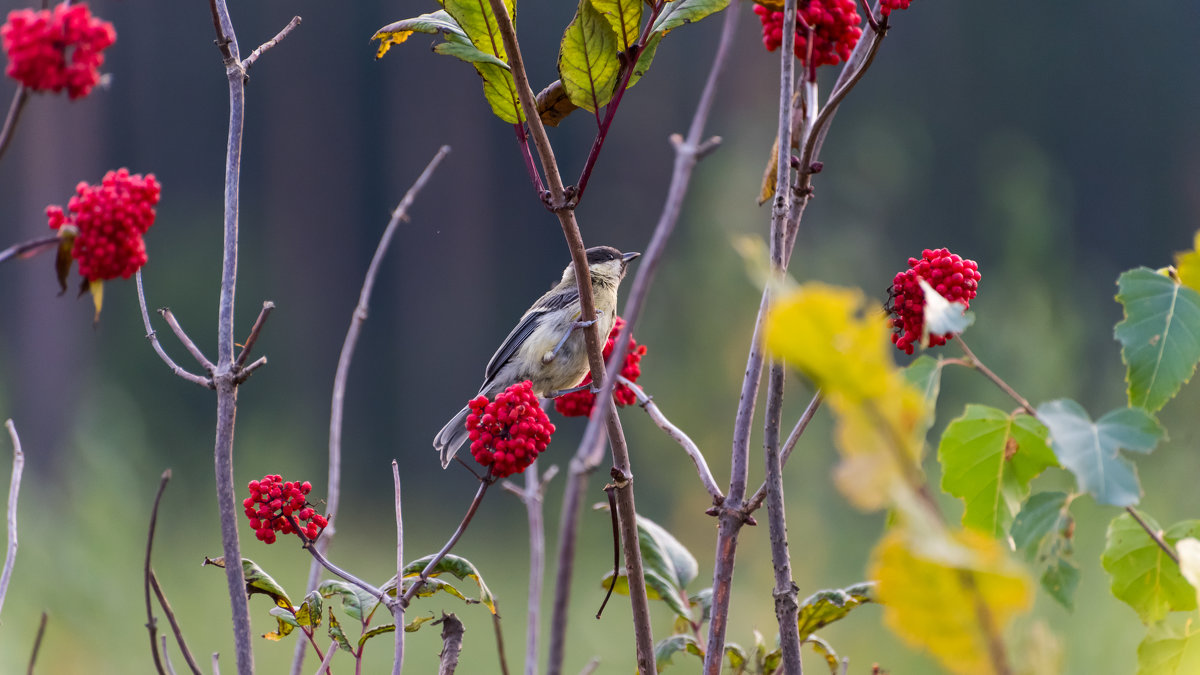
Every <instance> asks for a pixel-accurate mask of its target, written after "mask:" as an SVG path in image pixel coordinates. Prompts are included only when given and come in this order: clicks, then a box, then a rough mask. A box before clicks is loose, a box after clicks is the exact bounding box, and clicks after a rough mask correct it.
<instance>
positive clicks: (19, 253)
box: [0, 234, 58, 263]
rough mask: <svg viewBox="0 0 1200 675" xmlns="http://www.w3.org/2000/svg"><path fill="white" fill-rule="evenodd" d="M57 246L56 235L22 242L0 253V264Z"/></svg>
mask: <svg viewBox="0 0 1200 675" xmlns="http://www.w3.org/2000/svg"><path fill="white" fill-rule="evenodd" d="M57 244H58V235H57V234H52V235H50V236H48V237H39V238H37V239H31V240H29V241H23V242H21V243H19V244H13V245H12V246H9V247H8V248H6V249H4V250H3V251H0V263H2V262H4V261H5V260H8V259H9V258H20V257H25V256H28V257H32V256H35V255H37V254H38V253H41V252H42V250H44V249H48V248H50V247H51V246H56V245H57Z"/></svg>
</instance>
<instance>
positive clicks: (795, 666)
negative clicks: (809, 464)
mask: <svg viewBox="0 0 1200 675" xmlns="http://www.w3.org/2000/svg"><path fill="white" fill-rule="evenodd" d="M783 385H784V370H783V363H781V362H780V361H778V360H772V362H771V369H770V373H769V374H768V376H767V410H766V422H765V425H764V426H765V428H764V430H763V455H764V458H765V465H766V479H765V481H764V482H765V483H766V484H767V524H768V528H769V530H770V538H771V566H772V567H773V568H774V570H775V588H774V590H773V591H772V596H774V598H775V619H776V622H777V623H778V624H779V644H780V649H781V651H782V655H783V658H782V662H783V672H785V673H800V672H801V669H802V666H801V663H800V631H799V626H798V625H797V618H798V616H799V611H800V602H799V600H800V599H799V595H798V594H799V590H800V589H799V588H797V586H796V583H795V582H794V581H793V580H792V562H791V554H790V552H789V550H788V540H787V515H786V509H785V508H784V499H783V462H782V458H781V456H780V449H779V420H780V415H781V413H782V410H783Z"/></svg>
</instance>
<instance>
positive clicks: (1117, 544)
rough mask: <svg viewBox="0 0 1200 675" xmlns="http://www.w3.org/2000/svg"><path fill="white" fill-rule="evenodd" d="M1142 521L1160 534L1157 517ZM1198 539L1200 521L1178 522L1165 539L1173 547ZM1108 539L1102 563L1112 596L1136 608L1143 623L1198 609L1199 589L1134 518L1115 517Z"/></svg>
mask: <svg viewBox="0 0 1200 675" xmlns="http://www.w3.org/2000/svg"><path fill="white" fill-rule="evenodd" d="M1142 519H1143V520H1145V521H1146V524H1147V525H1148V526H1149V527H1150V528H1151V529H1152V530H1155V531H1160V530H1159V526H1158V523H1157V522H1155V521H1154V519H1153V518H1151V517H1149V516H1147V515H1145V514H1143V515H1142ZM1196 536H1200V520H1185V521H1182V522H1179V523H1175V524H1174V525H1172V526H1171V527H1169V528H1168V529H1167V531H1166V532H1163V539H1165V540H1166V541H1167V543H1168V544H1172V545H1174V543H1175V542H1176V541H1178V540H1180V539H1183V538H1184V537H1196ZM1107 539H1108V541H1107V545H1106V546H1105V547H1104V553H1103V555H1101V556H1100V562H1101V563H1103V564H1104V569H1105V571H1107V572H1108V574H1109V576H1111V577H1112V594H1113V595H1115V596H1116V597H1117V599H1118V600H1121V601H1122V602H1124V603H1125V604H1127V605H1129V606H1130V607H1132V608H1133V609H1134V611H1136V612H1137V613H1138V616H1139V617H1141V619H1142V623H1145V624H1147V625H1150V624H1153V623H1155V622H1158V621H1161V620H1162V619H1163V617H1165V616H1166V615H1167V613H1168V612H1172V611H1184V612H1186V611H1191V610H1194V609H1196V590H1195V589H1194V588H1192V586H1191V584H1189V583H1188V582H1187V580H1186V579H1184V578H1183V575H1182V574H1180V572H1179V566H1178V565H1176V564H1175V562H1174V561H1173V560H1171V559H1170V558H1169V557H1167V554H1166V553H1165V552H1164V551H1163V550H1162V549H1161V548H1159V546H1158V545H1157V544H1156V543H1155V542H1154V540H1153V539H1151V538H1150V535H1148V534H1146V531H1145V530H1144V529H1142V527H1141V526H1140V525H1138V524H1137V521H1135V520H1134V519H1133V517H1132V516H1130V515H1129V514H1128V513H1123V514H1121V515H1120V516H1117V517H1116V518H1114V519H1113V521H1112V522H1111V523H1109V524H1108V538H1107Z"/></svg>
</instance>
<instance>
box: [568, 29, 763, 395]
mask: <svg viewBox="0 0 1200 675" xmlns="http://www.w3.org/2000/svg"><path fill="white" fill-rule="evenodd" d="M755 7H761V5H755ZM624 326H625V320H624V319H622V318H621V317H619V316H618V317H617V320H616V321H614V322H613V327H612V331H611V332H609V334H608V341H607V342H605V343H604V358H605V360H607V359H608V357H609V356H612V352H613V348H614V347H615V346H616V340H617V334H618V333H619V332H620V331H621V329H622V328H623V327H624ZM645 355H646V346H645V345H639V344H638V343H637V341H636V340H634V339H633V336H632V335H630V336H629V349H628V351H627V352H626V354H625V363H624V364H622V366H621V375H622V376H624V377H625V379H627V380H629V381H630V382H637V379H638V378H639V377H641V376H642V367H641V362H642V357H643V356H645ZM591 381H592V374H591V373H588V374H587V375H585V376H584V378H583V382H581V383H580V386H583V385H585V384H590V383H591ZM613 401H614V402H615V403H616V404H617V405H618V406H627V405H633V404H634V403H636V402H637V394H635V393H634V392H633V390H632V389H630V388H629V387H628V386H626V385H624V384H618V385H617V386H616V388H615V389H613ZM595 402H596V395H595V394H593V393H592V392H591V390H590V389H582V390H580V391H576V392H572V393H570V394H563V395H562V396H559V397H558V398H556V399H554V409H555V410H557V411H558V413H559V414H560V415H562V416H564V417H586V416H588V415H590V414H592V405H593V404H594V403H595Z"/></svg>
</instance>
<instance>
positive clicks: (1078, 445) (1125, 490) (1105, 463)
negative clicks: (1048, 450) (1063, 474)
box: [1038, 399, 1165, 506]
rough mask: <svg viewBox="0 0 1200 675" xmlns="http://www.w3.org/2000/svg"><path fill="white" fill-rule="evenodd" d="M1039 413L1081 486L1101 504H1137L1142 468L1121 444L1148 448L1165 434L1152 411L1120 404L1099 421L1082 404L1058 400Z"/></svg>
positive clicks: (1056, 450)
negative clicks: (1138, 473)
mask: <svg viewBox="0 0 1200 675" xmlns="http://www.w3.org/2000/svg"><path fill="white" fill-rule="evenodd" d="M1038 418H1040V419H1041V420H1042V422H1044V423H1045V424H1046V426H1047V427H1049V428H1050V445H1051V447H1053V448H1054V454H1056V455H1057V456H1058V460H1059V461H1060V462H1061V463H1062V465H1063V466H1064V467H1065V468H1067V469H1068V470H1069V471H1070V472H1071V473H1073V474H1075V480H1077V481H1078V482H1079V487H1080V488H1081V489H1082V490H1084V491H1086V492H1088V493H1090V494H1091V495H1092V496H1093V497H1095V498H1096V501H1098V502H1100V503H1101V504H1109V505H1111V506H1133V505H1134V504H1137V503H1138V501H1139V500H1140V499H1141V497H1142V487H1141V484H1139V483H1138V478H1137V468H1136V467H1134V465H1133V462H1130V461H1129V460H1128V459H1126V458H1125V457H1122V456H1121V454H1120V450H1121V449H1122V448H1124V449H1126V450H1131V451H1134V452H1141V453H1148V452H1150V451H1151V450H1153V449H1154V446H1155V445H1157V444H1158V441H1159V440H1160V439H1162V438H1163V436H1164V435H1165V433H1164V431H1163V428H1162V427H1161V426H1159V424H1158V421H1156V420H1155V419H1154V417H1153V416H1152V415H1150V413H1148V412H1146V411H1145V410H1142V409H1141V408H1118V409H1117V410H1114V411H1112V412H1110V413H1108V414H1107V415H1105V416H1104V417H1101V418H1100V419H1099V420H1098V421H1096V422H1095V423H1093V422H1092V420H1091V419H1090V418H1089V417H1088V414H1087V411H1085V410H1084V409H1083V408H1082V407H1081V406H1080V405H1079V404H1078V403H1076V402H1074V401H1071V400H1068V399H1059V400H1057V401H1050V402H1049V403H1043V404H1042V405H1041V406H1039V407H1038Z"/></svg>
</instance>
